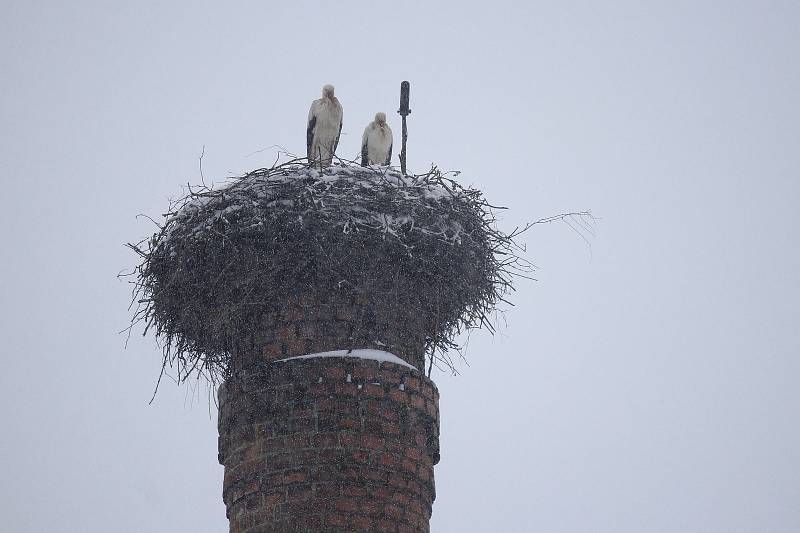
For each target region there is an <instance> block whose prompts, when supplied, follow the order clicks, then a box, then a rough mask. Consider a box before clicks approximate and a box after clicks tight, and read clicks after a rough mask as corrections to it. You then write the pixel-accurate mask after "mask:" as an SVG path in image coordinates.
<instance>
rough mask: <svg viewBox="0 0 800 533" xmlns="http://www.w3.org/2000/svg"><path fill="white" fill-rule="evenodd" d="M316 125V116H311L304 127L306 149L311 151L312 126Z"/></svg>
mask: <svg viewBox="0 0 800 533" xmlns="http://www.w3.org/2000/svg"><path fill="white" fill-rule="evenodd" d="M316 125H317V117H311V120H309V121H308V128H306V150H308V151H309V152H311V143H312V142H314V126H316Z"/></svg>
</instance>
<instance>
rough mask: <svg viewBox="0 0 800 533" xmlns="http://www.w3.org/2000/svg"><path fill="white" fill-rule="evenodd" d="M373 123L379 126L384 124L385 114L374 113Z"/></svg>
mask: <svg viewBox="0 0 800 533" xmlns="http://www.w3.org/2000/svg"><path fill="white" fill-rule="evenodd" d="M375 123H376V124H377V125H379V126H383V125H384V124H386V113H375Z"/></svg>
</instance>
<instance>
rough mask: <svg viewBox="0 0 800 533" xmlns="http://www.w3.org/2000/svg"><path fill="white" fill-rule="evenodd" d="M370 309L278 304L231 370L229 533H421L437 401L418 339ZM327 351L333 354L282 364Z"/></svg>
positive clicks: (302, 300)
mask: <svg viewBox="0 0 800 533" xmlns="http://www.w3.org/2000/svg"><path fill="white" fill-rule="evenodd" d="M378 307H380V306H374V307H373V306H372V305H371V302H370V300H369V298H365V297H363V296H361V297H348V298H341V299H340V301H330V300H329V299H328V300H326V301H320V300H319V299H318V298H316V297H308V296H303V297H298V298H296V299H294V300H292V301H290V302H284V303H282V304H281V305H279V306H276V307H275V308H274V309H273V312H271V313H269V314H267V316H265V317H264V321H263V323H264V328H263V330H262V331H260V332H257V333H256V334H254V336H253V338H252V339H249V340H248V346H247V347H246V348H244V349H240V351H239V353H240V355H239V356H238V357H236V358H234V360H233V361H232V363H231V364H232V370H231V373H230V377H229V378H228V380H227V381H226V382H225V383H223V384H222V386H221V387H220V389H219V461H220V463H221V464H222V465H224V467H225V478H224V482H223V500H224V502H225V506H226V512H227V516H228V518H229V520H230V532H231V533H255V532H301V531H314V532H337V533H342V532H351V531H352V532H355V531H381V532H393V533H411V532H427V531H429V520H430V516H431V506H432V504H433V500H434V498H435V496H436V494H435V489H434V480H433V466H434V465H435V464H436V463H437V462H438V460H439V394H438V391H437V389H436V386H435V384H434V383H433V382H432V381H431V380H430V379H428V378H427V377H426V376H425V375H424V373H423V371H422V369H423V368H424V356H423V351H422V350H423V348H422V347H423V344H422V339H423V336H422V335H421V334H419V332H421V331H423V330H422V328H421V327H417V324H415V321H414V319H413V318H406V317H404V318H403V319H402V320H398V319H397V318H395V321H396V322H399V323H393V320H392V317H385V316H380V315H379V314H378V311H376V309H377V308H378ZM377 339H380V341H378V340H377ZM351 349H353V350H354V351H353V352H351V353H349V354H347V352H346V351H347V350H351ZM363 349H372V350H363ZM331 350H344V352H337V354H334V355H336V356H326V357H310V358H296V359H292V357H295V356H300V355H305V354H313V353H319V352H326V351H331ZM375 350H382V351H385V352H391V353H393V354H395V355H396V356H398V357H399V358H401V359H402V361H399V360H398V361H396V362H389V361H386V360H385V359H386V358H388V356H384V357H383V358H382V357H380V354H379V353H378V356H377V359H378V360H376V355H375V354H376V352H375ZM359 354H361V355H365V356H366V358H363V357H356V355H359ZM380 359H384V360H380Z"/></svg>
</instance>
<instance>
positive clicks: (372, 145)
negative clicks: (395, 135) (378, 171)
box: [361, 113, 392, 166]
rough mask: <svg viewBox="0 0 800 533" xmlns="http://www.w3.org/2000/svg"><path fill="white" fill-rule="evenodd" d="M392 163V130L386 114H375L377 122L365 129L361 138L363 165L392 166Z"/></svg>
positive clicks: (371, 123) (374, 121)
mask: <svg viewBox="0 0 800 533" xmlns="http://www.w3.org/2000/svg"><path fill="white" fill-rule="evenodd" d="M391 162H392V128H390V127H389V125H388V124H387V123H386V113H375V120H373V121H372V122H370V123H369V125H368V126H367V127H366V128H365V129H364V137H362V138H361V165H362V166H367V165H390V164H391Z"/></svg>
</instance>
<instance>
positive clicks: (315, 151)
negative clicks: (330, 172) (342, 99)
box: [306, 85, 343, 166]
mask: <svg viewBox="0 0 800 533" xmlns="http://www.w3.org/2000/svg"><path fill="white" fill-rule="evenodd" d="M342 115H343V113H342V104H340V103H339V100H338V99H337V98H336V97H335V96H334V95H333V85H325V86H324V87H323V88H322V98H320V99H319V100H314V101H313V102H312V103H311V109H310V110H309V111H308V126H307V127H306V148H307V150H308V162H309V164H312V165H313V164H314V163H319V165H320V166H329V165H330V164H331V161H332V160H333V156H334V154H335V153H336V148H337V147H338V146H339V136H340V135H341V134H342Z"/></svg>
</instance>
